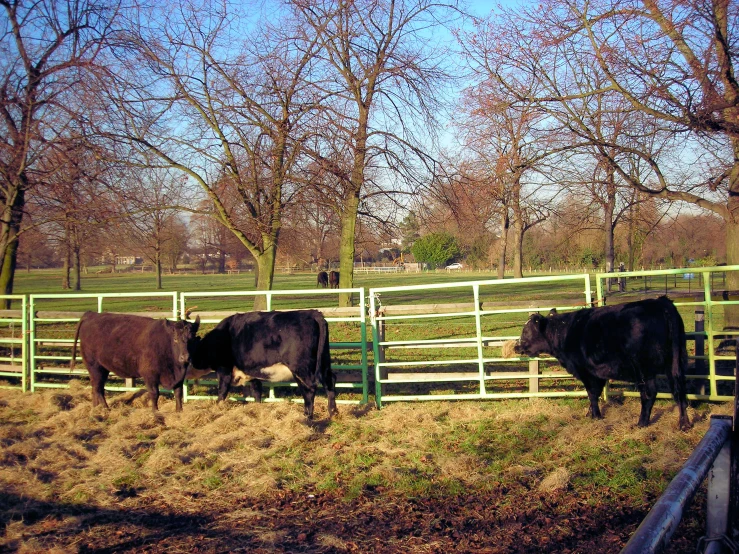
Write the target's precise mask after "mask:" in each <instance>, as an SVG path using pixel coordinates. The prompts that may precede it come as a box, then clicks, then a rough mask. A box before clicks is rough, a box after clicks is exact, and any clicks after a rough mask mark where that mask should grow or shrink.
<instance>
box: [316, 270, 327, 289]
mask: <svg viewBox="0 0 739 554" xmlns="http://www.w3.org/2000/svg"><path fill="white" fill-rule="evenodd" d="M317 284H318V286H319V287H321V288H323V289H325V288H326V287H327V286H328V273H326V272H325V271H319V272H318V282H317Z"/></svg>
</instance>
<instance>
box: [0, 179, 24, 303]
mask: <svg viewBox="0 0 739 554" xmlns="http://www.w3.org/2000/svg"><path fill="white" fill-rule="evenodd" d="M25 198H26V195H25V193H24V191H23V189H22V188H21V189H19V191H18V194H17V195H16V196H15V199H14V202H13V204H12V206H11V207H10V224H9V225H8V226H7V227H6V228H5V229H4V230H3V231H4V236H5V237H6V242H5V244H0V249H2V254H3V256H2V264H0V265H2V270H0V293H2V294H13V283H14V280H15V268H16V265H17V263H18V233H19V231H20V229H21V222H22V221H23V210H24V208H25V205H26V200H25ZM4 304H5V305H6V306H9V305H10V303H9V302H8V301H6V302H4Z"/></svg>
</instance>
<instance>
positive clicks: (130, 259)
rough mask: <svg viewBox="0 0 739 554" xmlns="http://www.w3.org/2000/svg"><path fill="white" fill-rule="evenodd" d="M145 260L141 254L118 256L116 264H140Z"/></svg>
mask: <svg viewBox="0 0 739 554" xmlns="http://www.w3.org/2000/svg"><path fill="white" fill-rule="evenodd" d="M143 262H144V258H142V257H140V256H116V257H115V265H138V264H141V263H143Z"/></svg>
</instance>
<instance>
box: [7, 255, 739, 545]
mask: <svg viewBox="0 0 739 554" xmlns="http://www.w3.org/2000/svg"><path fill="white" fill-rule="evenodd" d="M736 271H739V266H729V267H720V268H700V269H698V268H685V269H679V270H663V271H653V272H634V273H620V274H617V275H614V274H596V275H595V276H589V275H587V274H576V275H563V276H550V277H528V278H525V279H519V280H516V279H505V280H496V279H487V280H464V279H465V278H466V277H467V275H462V276H460V275H459V274H455V275H453V276H449V282H436V283H426V284H418V282H417V281H416V284H414V285H406V286H402V285H395V284H393V286H383V287H377V286H370V287H358V288H356V289H346V290H326V289H320V290H319V289H313V288H307V289H292V290H278V291H269V292H257V291H249V290H241V291H231V290H227V291H223V290H217V291H207V290H186V291H177V292H166V293H163V292H156V293H155V292H151V293H148V292H131V293H127V292H99V293H88V292H85V293H83V294H67V295H60V294H29V295H15V296H13V297H6V298H5V299H6V300H7V301H10V302H11V308H10V309H9V310H5V311H2V312H0V330H2V333H0V349H2V359H1V363H2V364H3V365H2V369H3V372H2V373H1V374H0V380H2V382H3V383H2V384H3V385H6V386H8V387H11V388H15V389H17V390H15V391H7V392H6V394H7V395H8V396H4V397H2V398H0V424H1V425H0V430H2V432H3V435H2V436H0V441H1V442H2V444H3V447H4V448H3V450H4V451H3V453H2V456H1V457H0V482H2V483H3V485H4V487H5V488H6V491H7V492H6V494H5V495H4V496H3V497H2V498H0V514H2V517H3V522H4V523H5V525H6V535H5V537H4V538H3V540H2V542H1V543H0V549H2V547H5V548H9V549H10V550H11V551H12V550H14V549H15V550H18V551H22V550H23V548H25V551H27V552H36V551H49V550H50V547H52V546H58V547H59V548H62V551H65V552H66V551H79V552H93V551H95V552H106V551H111V552H112V551H126V552H128V551H130V552H143V551H149V552H160V551H166V550H167V549H169V548H170V547H171V549H174V551H177V549H179V550H181V551H192V552H211V551H224V549H226V550H238V549H242V550H244V549H245V550H244V551H249V552H257V553H261V552H274V551H291V552H368V551H376V552H452V551H458V552H473V551H479V552H565V551H569V552H572V553H574V552H595V551H599V552H618V551H619V550H620V549H621V548H623V547H624V546H625V545H626V543H627V541H628V539H629V537H630V536H631V535H632V534H633V533H634V531H635V530H636V528H637V526H638V525H639V522H640V521H641V520H642V519H643V518H644V516H645V515H646V514H647V512H648V511H649V506H651V504H652V503H654V502H655V501H656V500H657V498H658V497H659V494H660V493H661V491H662V490H663V489H665V487H666V486H667V482H666V478H667V477H666V476H667V475H672V474H675V472H678V469H679V466H680V465H681V463H682V462H681V461H680V460H684V459H685V458H687V457H688V454H689V453H690V452H691V451H692V449H693V448H694V447H695V446H696V445H698V443H699V441H700V440H701V437H702V436H703V434H704V433H707V432H708V431H709V424H708V420H709V418H710V417H711V416H713V415H714V414H726V413H727V411H728V410H729V408H728V406H727V405H726V404H725V403H724V404H722V403H721V401H725V400H731V399H733V398H734V388H735V386H736V379H735V377H734V375H735V366H736V349H735V348H734V342H735V337H736V335H737V334H739V331H735V330H731V329H729V330H726V329H724V310H725V309H726V308H727V307H728V306H732V305H736V304H739V291H733V290H731V289H730V288H729V287H728V285H727V283H728V282H729V281H730V279H727V274H731V272H736ZM414 278H415V277H414ZM305 279H306V282H308V281H310V283H311V284H310V287H315V275H306V276H305ZM387 281H389V279H388V278H387V276H386V277H385V279H384V280H383V283H385V282H387ZM397 282H401V283H402V282H403V281H402V276H400V275H399V276H398V280H393V281H391V284H392V283H397ZM373 284H375V283H373ZM341 293H349V294H351V295H352V299H353V306H352V307H349V308H339V307H338V306H337V304H338V302H337V295H338V294H341ZM661 294H667V295H668V296H669V297H670V298H671V299H672V300H673V301H674V302H675V304H676V306H677V307H678V310H679V311H680V313H681V316H682V318H683V320H684V322H685V326H686V330H687V331H688V351H689V357H690V364H689V371H688V373H689V375H688V379H689V384H690V394H689V398H690V399H691V400H696V401H698V403H697V404H695V406H694V407H691V412H690V416H691V419H692V420H693V421H694V422H695V425H696V427H695V429H693V430H692V431H691V432H689V433H681V432H679V431H677V430H676V429H673V427H674V421H673V418H672V417H671V416H670V414H669V413H668V412H670V411H671V410H673V409H674V407H673V406H672V402H670V403H661V405H658V406H656V408H657V409H656V410H655V415H654V418H653V419H654V421H653V423H652V424H651V425H650V426H649V427H647V428H645V429H636V428H634V427H633V425H630V424H629V423H627V422H632V423H633V421H632V420H633V419H634V415H633V414H635V413H636V412H637V411H638V402H637V400H636V399H632V398H628V397H629V396H632V395H634V394H635V392H634V386H633V385H631V384H624V383H613V384H612V385H611V386H610V387H609V389H608V390H607V393H606V396H607V398H606V407H605V412H604V413H605V420H604V421H602V422H593V421H591V420H588V419H587V418H585V417H584V407H583V406H584V404H583V403H582V402H581V401H580V400H578V398H579V397H582V396H585V393H584V390H582V386H581V385H580V384H579V382H578V381H576V380H574V379H572V378H571V377H570V376H569V375H568V374H566V373H565V372H564V371H563V370H562V369H561V368H559V367H558V366H557V365H556V363H553V362H552V360H551V359H549V358H541V359H525V358H521V359H519V358H513V359H506V358H503V357H502V356H501V351H500V349H501V345H502V344H503V343H504V342H505V341H506V340H510V339H513V338H516V337H517V336H518V334H519V333H520V330H521V328H522V326H523V323H524V322H525V320H526V319H527V318H528V314H529V313H530V312H531V311H540V312H547V311H549V310H550V309H551V308H557V310H559V311H564V310H568V309H578V308H581V307H584V306H590V305H602V304H604V303H606V304H614V303H620V302H626V301H631V300H634V299H637V298H643V297H649V296H657V295H661ZM258 296H263V297H264V302H265V303H266V305H267V308H268V309H273V310H281V309H298V308H301V309H305V308H316V309H320V310H321V311H322V312H323V313H324V315H325V317H326V319H327V320H328V321H329V326H330V339H331V351H332V359H333V360H334V364H333V367H334V369H335V371H336V373H337V375H338V377H339V383H340V384H339V385H338V386H337V394H338V395H339V396H338V400H339V401H340V402H341V403H343V404H344V406H343V407H340V409H341V411H342V414H341V415H342V417H340V418H339V419H337V420H335V421H333V422H331V423H330V424H329V423H328V422H325V421H322V420H320V418H321V417H322V414H324V413H325V403H321V400H320V399H319V400H318V401H317V402H316V405H317V410H318V417H319V421H317V422H316V423H315V424H312V425H306V423H305V422H304V420H303V419H302V418H301V417H300V415H299V414H300V413H301V412H300V411H299V410H291V409H290V408H291V406H290V404H289V403H287V402H283V400H291V401H298V399H297V398H296V397H297V395H296V394H295V392H296V391H294V390H292V386H293V385H292V384H291V383H283V384H276V385H274V386H273V387H271V388H270V391H269V398H268V401H270V402H274V403H275V404H274V405H272V406H265V407H257V406H255V405H252V404H250V403H249V404H247V405H246V406H237V405H236V403H235V402H231V403H226V404H225V405H216V404H214V403H212V402H198V401H199V400H201V399H208V398H213V397H214V386H213V385H214V383H213V381H209V380H208V379H204V380H201V381H198V382H188V383H187V396H186V400H187V401H188V402H189V406H185V411H184V412H183V414H181V415H177V414H175V413H174V411H173V409H172V406H171V404H172V403H171V401H169V400H165V402H164V406H163V409H162V413H161V414H160V415H155V414H151V413H150V411H149V410H144V409H141V408H143V405H142V401H141V400H140V399H138V396H137V393H136V391H137V390H138V389H137V388H136V387H135V386H134V385H135V384H136V383H132V382H126V381H124V380H117V381H112V383H111V386H110V387H108V388H109V390H114V391H116V392H117V393H118V394H117V395H112V400H113V401H112V402H111V407H112V410H111V412H110V413H109V414H108V415H104V414H102V413H96V412H95V411H92V412H91V411H90V407H89V385H87V372H86V370H85V369H84V367H83V366H81V365H78V369H77V370H76V373H70V371H69V361H70V356H71V347H72V340H73V337H74V329H75V326H76V323H77V321H78V319H79V317H80V316H81V314H82V313H83V312H84V311H85V310H88V309H91V310H95V311H114V312H125V313H135V314H139V315H148V316H151V317H168V318H173V319H176V318H179V317H182V315H183V314H186V313H187V312H191V313H192V317H195V315H200V317H201V321H202V322H203V328H202V332H205V331H207V330H208V328H209V326H210V325H214V324H215V323H217V322H218V321H220V320H221V319H222V318H223V317H226V316H227V315H230V314H231V313H235V312H239V311H249V310H251V309H252V308H253V306H254V299H255V298H256V297H258ZM111 377H112V376H111ZM664 385H665V384H664V383H663V386H664ZM23 390H28V391H32V392H33V393H35V394H23V393H22V392H21V391H23ZM661 396H665V397H666V396H668V395H667V393H666V389H665V392H664V394H663V395H661ZM231 398H232V399H233V400H236V401H239V400H240V401H244V400H249V398H247V397H245V396H243V395H239V394H238V392H237V393H234V394H233V395H231ZM521 399H528V402H525V403H522V402H520V400H521ZM450 400H470V402H450ZM472 400H496V402H473V401H472ZM373 401H374V402H373ZM419 401H423V402H419ZM703 401H716V402H715V403H713V404H712V403H706V402H703ZM132 404H133V407H131V405H132ZM376 408H382V409H380V410H379V411H378V410H377V409H376ZM711 427H712V426H711ZM725 428H726V426H725V424H724V425H723V426H722V427H721V429H722V430H721V433H722V434H721V440H723V441H724V443H725V441H726V438H725V433H726V431H725ZM717 440H718V439H714V440H713V442H712V444H711V445H710V448H709V450H710V454H708V455H702V463H701V468H702V469H701V472H703V473H702V474H703V475H709V480H710V482H713V481H714V480H715V475H718V473H720V471H724V470H720V471H719V470H715V469H712V468H711V467H712V466H711V460H707V459H706V457H707V456H708V457H711V458H713V457H714V456H715V457H716V459H717V460H721V459H722V456H723V454H720V452H724V451H725V449H723V448H720V447H721V445H720V444H717ZM726 444H728V443H726ZM734 450H735V451H736V449H734ZM724 457H725V456H724ZM722 463H723V462H722ZM734 463H735V462H734ZM724 465H725V463H724ZM686 471H687V472H688V474H690V475H692V476H693V477H692V480H693V481H697V482H696V483H694V489H693V490H692V492H691V498H692V496H693V495H696V496H697V498H698V503H697V505H699V506H700V505H702V503H703V502H704V501H705V497H706V495H707V494H713V493H710V492H709V493H706V492H702V491H703V489H701V488H700V486H699V483H700V482H701V481H702V480H703V477H700V479H698V478H696V477H695V476H696V470H694V469H693V468H692V467H689V468H687V469H686ZM717 471H718V473H717ZM705 472H707V473H705ZM698 473H700V472H698ZM678 475H679V472H678ZM676 479H677V477H676ZM709 491H711V489H710V488H709ZM735 498H736V496H735V495H734V501H735ZM681 509H682V505H680V507H678V508H674V509H673V510H676V511H677V512H680V510H681ZM722 509H723V508H720V509H719V510H718V511H721V510H722ZM715 510H716V509H715V508H714V511H715ZM674 513H675V512H669V513H668V516H669V521H670V522H671V523H670V525H672V523H674V519H675V517H674ZM308 515H310V517H309V518H308V519H306V517H307V516H308ZM682 516H683V518H685V519H686V520H687V521H686V523H685V524H683V525H682V526H681V529H682V530H680V531H677V532H675V530H674V528H670V532H671V533H670V534H671V535H672V543H671V546H668V547H667V550H666V551H667V552H685V551H694V549H695V546H696V542H697V541H698V539H699V538H700V537H705V532H704V530H703V522H704V521H705V517H706V516H705V513H704V512H703V509H702V508H701V510H700V513H695V511H686V512H685V513H682ZM678 519H679V518H678ZM660 525H662V526H664V524H663V523H662V524H660ZM183 529H185V532H183ZM640 529H641V528H640ZM673 533H674V535H673ZM653 536H657V537H663V535H657V534H655V533H653ZM662 540H663V539H662V538H657V539H655V543H657V542H659V541H662ZM662 546H664V545H662ZM632 551H633V550H632Z"/></svg>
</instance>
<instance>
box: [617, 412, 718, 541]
mask: <svg viewBox="0 0 739 554" xmlns="http://www.w3.org/2000/svg"><path fill="white" fill-rule="evenodd" d="M731 434H732V417H731V416H728V417H727V416H722V417H717V416H713V417H711V427H710V428H709V429H708V432H707V433H706V434H705V435H704V436H703V439H702V440H701V442H700V443H699V444H698V446H697V447H696V448H695V450H694V451H693V453H692V454H691V455H690V458H688V460H687V461H686V462H685V464H683V467H682V468H681V469H680V471H679V472H678V474H677V475H676V476H675V477H674V478H673V479H672V481H671V482H670V484H669V485H668V487H667V489H665V492H664V493H662V496H660V497H659V499H658V500H657V502H656V503H655V504H654V506H653V507H652V509H651V510H650V511H649V514H648V515H647V517H646V518H644V520H643V521H642V523H641V524H640V525H639V527H638V528H637V530H636V531H635V532H634V534H633V535H632V536H631V538H630V539H629V542H627V543H626V546H625V547H624V548H623V550H621V553H622V554H647V553H653V552H661V551H662V550H664V549H665V547H666V546H667V544H668V543H669V541H670V538H671V537H672V535H673V534H674V533H675V530H676V529H677V527H678V525H679V524H680V520H681V519H682V516H683V512H684V511H685V509H686V508H687V506H688V505H689V504H690V502H691V500H692V499H693V497H694V496H695V493H696V492H697V491H698V487H700V485H701V483H702V482H703V480H704V479H705V478H706V476H707V475H708V474H709V472H712V474H713V475H712V478H711V480H710V482H709V494H708V506H707V509H708V518H707V520H708V524H707V534H706V538H707V539H709V541H710V542H715V541H717V540H718V539H720V538H721V537H728V535H727V526H728V523H729V498H730V497H729V495H730V492H729V491H730V488H731V487H730V467H731V462H730V459H731V458H730V450H731ZM717 474H722V476H723V479H721V478H714V476H717ZM704 542H705V541H704ZM710 550H712V551H714V550H713V547H711V549H710ZM715 551H716V552H720V550H715Z"/></svg>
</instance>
